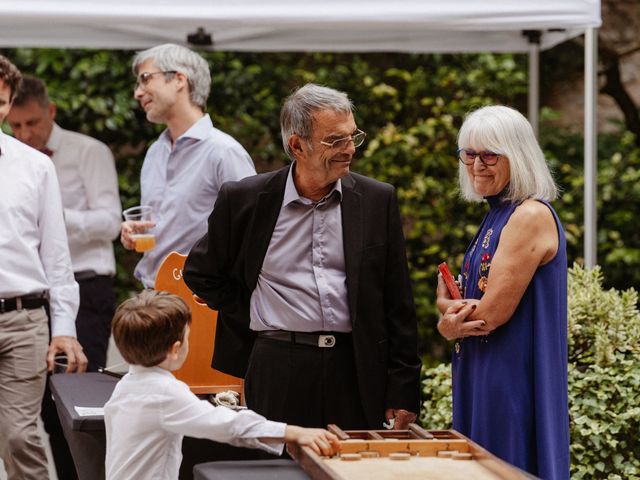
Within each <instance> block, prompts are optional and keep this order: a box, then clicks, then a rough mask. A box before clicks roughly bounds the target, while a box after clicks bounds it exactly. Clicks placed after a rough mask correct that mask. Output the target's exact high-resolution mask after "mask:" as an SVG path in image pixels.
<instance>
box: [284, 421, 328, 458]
mask: <svg viewBox="0 0 640 480" xmlns="http://www.w3.org/2000/svg"><path fill="white" fill-rule="evenodd" d="M284 441H285V442H287V443H297V444H298V445H301V446H307V447H310V448H311V449H312V450H313V451H314V452H315V453H316V454H318V455H323V456H326V457H330V456H333V455H335V454H336V453H337V452H338V451H339V450H340V442H338V437H336V436H335V435H334V434H333V433H331V432H329V431H327V430H325V429H324V428H303V427H297V426H295V425H287V427H286V429H285V433H284Z"/></svg>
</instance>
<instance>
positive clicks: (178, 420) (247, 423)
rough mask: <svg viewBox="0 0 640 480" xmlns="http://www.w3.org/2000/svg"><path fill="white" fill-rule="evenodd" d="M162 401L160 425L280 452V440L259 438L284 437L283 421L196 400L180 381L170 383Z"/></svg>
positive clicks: (186, 433)
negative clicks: (169, 390)
mask: <svg viewBox="0 0 640 480" xmlns="http://www.w3.org/2000/svg"><path fill="white" fill-rule="evenodd" d="M171 387H172V389H171V392H167V396H168V398H167V402H166V403H165V404H164V405H163V407H164V411H163V413H162V422H163V428H164V429H165V430H167V431H170V432H173V433H179V434H182V435H188V436H191V437H196V438H208V439H210V440H214V441H216V442H225V443H229V444H231V445H234V446H238V447H248V448H260V449H262V450H265V451H267V452H269V453H272V454H275V455H280V454H281V453H282V450H283V448H284V443H283V441H280V442H277V443H263V442H261V441H260V440H259V439H260V438H280V439H283V438H284V431H285V427H286V424H284V423H280V422H272V421H270V420H267V419H265V418H264V417H263V416H261V415H258V414H257V413H255V412H253V411H251V410H242V411H238V412H236V411H233V410H231V409H229V408H226V407H214V406H213V405H212V404H211V403H209V402H207V401H205V400H200V399H198V397H196V396H195V395H194V394H193V393H191V391H190V390H189V388H188V387H187V386H186V385H185V384H183V383H181V382H180V383H177V382H176V383H173V384H172V385H171Z"/></svg>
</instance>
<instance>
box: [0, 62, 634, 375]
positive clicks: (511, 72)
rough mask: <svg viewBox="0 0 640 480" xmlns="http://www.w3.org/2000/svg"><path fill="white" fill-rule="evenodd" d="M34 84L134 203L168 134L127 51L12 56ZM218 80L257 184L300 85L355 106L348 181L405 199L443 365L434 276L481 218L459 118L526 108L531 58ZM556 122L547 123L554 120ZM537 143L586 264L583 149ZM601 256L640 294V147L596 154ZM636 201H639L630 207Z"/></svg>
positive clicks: (610, 145) (230, 65)
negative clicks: (150, 108)
mask: <svg viewBox="0 0 640 480" xmlns="http://www.w3.org/2000/svg"><path fill="white" fill-rule="evenodd" d="M3 53H4V54H5V55H7V56H8V57H9V58H11V59H12V60H13V61H15V63H16V64H17V65H18V66H19V67H20V68H21V69H22V70H23V71H24V72H26V73H32V74H35V75H38V76H40V77H42V78H43V79H44V80H45V81H46V82H47V84H48V85H49V89H50V94H51V97H52V98H53V99H54V101H55V102H56V103H57V104H58V106H59V110H58V120H59V123H60V124H61V125H62V126H64V127H65V128H70V129H72V130H78V131H82V132H84V133H87V134H89V135H92V136H94V137H96V138H99V139H101V140H102V141H104V142H106V143H107V144H109V145H110V147H111V148H112V150H113V151H114V154H115V156H116V165H117V169H118V174H119V182H120V193H121V198H122V203H123V207H124V208H126V207H128V206H131V205H133V204H136V203H138V202H139V195H140V187H139V171H140V166H141V164H142V159H143V157H144V152H145V150H146V148H147V147H148V145H149V144H150V143H151V142H152V141H153V140H154V139H155V138H156V137H157V135H158V134H159V133H160V131H161V130H162V127H161V126H157V125H152V124H150V123H149V122H147V121H146V119H145V116H144V112H142V110H141V109H140V108H139V107H138V106H137V102H136V101H135V100H134V99H133V87H134V82H135V79H134V77H133V75H132V73H131V59H132V56H133V52H130V51H103V50H52V49H15V50H4V51H3ZM203 56H204V57H205V58H206V59H207V60H208V62H209V64H210V66H211V71H212V92H211V95H210V98H209V102H208V109H209V112H210V113H211V116H212V118H213V121H214V124H216V125H217V126H218V127H219V128H221V129H222V130H224V131H226V132H228V133H230V134H231V135H233V136H234V137H235V138H237V139H238V140H239V141H240V143H242V144H243V145H244V146H245V148H246V149H247V151H248V152H249V153H250V154H251V156H252V158H253V159H254V162H255V163H256V167H257V170H258V171H259V172H263V171H268V170H273V169H275V168H277V167H279V166H281V165H283V164H285V162H286V161H287V160H286V157H285V155H284V153H283V150H282V146H281V139H280V133H279V110H280V105H281V103H282V100H283V99H284V98H285V97H286V96H287V95H288V94H290V93H291V91H292V90H293V89H294V88H295V87H297V86H300V85H302V84H304V83H306V82H316V83H320V84H325V85H328V86H331V87H334V88H337V89H340V90H343V91H346V92H348V94H349V95H350V97H351V98H352V99H353V101H354V104H355V106H356V112H355V116H356V121H357V123H358V126H359V127H360V128H362V129H363V130H365V131H366V132H367V134H368V135H367V142H366V143H365V144H364V145H363V147H361V149H362V151H361V152H360V153H359V154H358V156H357V159H356V162H355V164H354V170H356V171H359V172H361V173H364V174H365V175H369V176H372V177H375V178H378V179H380V180H382V181H386V182H389V183H392V184H393V185H395V186H396V188H397V190H398V196H399V201H400V209H401V213H402V216H403V221H404V230H405V235H406V238H407V255H408V259H409V262H410V268H411V272H412V273H411V275H412V279H413V285H414V295H415V299H416V305H417V309H418V318H419V327H420V334H421V338H420V345H421V348H422V351H423V353H424V354H425V360H426V361H427V362H432V361H434V360H438V359H441V358H443V357H444V354H445V343H444V342H442V341H441V340H440V339H439V336H438V335H436V334H435V329H434V325H435V323H436V320H437V313H436V310H435V306H434V298H435V284H436V265H437V264H438V263H440V262H441V261H443V260H447V261H448V262H449V264H450V266H451V267H452V270H454V271H455V270H458V269H459V265H460V263H461V260H462V256H463V254H464V251H465V249H466V247H467V244H468V242H469V241H470V240H471V238H472V236H473V233H474V231H475V229H476V226H477V224H478V223H479V221H480V219H481V218H482V216H483V215H484V213H485V212H486V207H485V206H483V205H482V204H467V203H463V202H462V201H461V200H460V199H459V198H458V194H457V168H458V167H457V160H456V158H455V153H454V152H455V150H456V133H457V129H458V128H459V126H460V124H461V123H462V120H463V118H464V115H465V114H466V113H467V112H469V111H470V110H473V109H474V108H477V107H480V106H482V105H486V104H491V103H502V104H509V105H512V106H514V107H516V108H520V109H522V108H523V104H524V102H523V100H524V93H525V91H526V73H525V72H526V58H525V57H524V56H522V55H510V54H500V55H497V54H496V55H493V54H479V55H438V54H435V55H406V54H332V53H308V54H303V53H233V52H203ZM550 115H551V114H549V113H547V115H546V116H547V118H548V117H549V116H550ZM541 138H542V143H543V146H544V149H545V152H546V153H547V157H548V158H549V160H550V162H551V164H552V166H553V167H554V169H555V171H556V175H557V178H558V181H559V183H560V185H561V187H562V188H563V192H564V193H563V196H562V198H561V199H560V201H559V202H557V203H556V205H555V206H556V209H557V211H558V212H559V214H560V216H561V219H562V220H563V222H564V225H565V228H566V230H567V237H568V241H569V257H570V260H571V261H573V260H580V258H581V256H582V235H583V229H582V198H583V195H582V188H583V179H582V153H581V152H582V143H581V139H580V138H578V137H577V136H571V135H564V134H562V132H558V131H557V130H552V129H543V131H542V136H541ZM601 149H602V150H601V158H602V160H601V161H600V165H599V167H600V176H599V187H600V192H601V195H600V196H599V204H598V206H599V208H600V213H599V228H600V230H599V255H600V257H599V258H600V259H601V262H602V264H603V270H604V271H605V272H606V274H607V279H608V281H609V282H611V284H612V285H615V286H617V287H624V286H628V285H633V284H638V283H639V281H640V269H637V268H635V265H637V264H638V261H639V260H640V238H638V235H639V234H638V232H637V229H634V228H633V223H632V222H631V221H630V220H631V219H632V218H633V216H634V214H635V210H634V209H633V208H632V207H633V204H632V203H631V202H633V201H637V200H638V196H639V194H640V193H639V189H640V186H639V185H640V183H639V182H637V176H638V167H639V164H640V151H639V150H637V149H636V148H635V147H634V138H633V136H630V135H626V136H623V137H622V138H619V137H611V138H605V139H603V140H602V142H601ZM630 200H631V201H630ZM116 249H117V250H116V255H117V259H118V278H117V286H118V291H119V298H120V299H122V298H125V297H126V296H127V295H128V294H129V292H130V291H132V290H136V289H139V288H140V285H139V284H138V283H137V282H136V281H135V280H134V279H133V277H132V272H133V267H134V265H135V262H136V261H137V258H138V257H137V255H136V254H135V253H131V252H126V251H124V250H123V249H122V248H121V247H120V246H119V244H118V243H116Z"/></svg>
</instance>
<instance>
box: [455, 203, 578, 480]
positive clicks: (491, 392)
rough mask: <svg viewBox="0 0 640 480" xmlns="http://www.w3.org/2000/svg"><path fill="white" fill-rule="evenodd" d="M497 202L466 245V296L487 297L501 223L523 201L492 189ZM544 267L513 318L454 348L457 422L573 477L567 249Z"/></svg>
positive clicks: (502, 449) (545, 468) (539, 469)
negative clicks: (513, 200)
mask: <svg viewBox="0 0 640 480" xmlns="http://www.w3.org/2000/svg"><path fill="white" fill-rule="evenodd" d="M486 200H487V201H488V202H489V205H490V207H491V208H490V210H489V213H488V214H487V215H486V217H485V218H484V220H483V221H482V224H481V225H480V229H479V230H478V232H477V233H476V236H475V237H474V239H473V241H472V242H471V244H470V247H469V249H468V250H467V252H466V254H465V257H464V263H463V268H462V272H463V279H462V286H463V290H464V297H465V298H476V299H481V298H482V295H483V294H484V291H485V290H486V281H487V277H488V276H489V275H490V272H491V260H492V258H493V256H494V255H495V252H496V249H497V247H498V243H499V242H500V234H501V232H502V229H503V228H504V226H505V225H506V223H507V222H508V221H509V218H510V217H511V214H512V213H513V211H514V210H515V209H516V207H517V206H518V204H513V203H506V202H503V201H502V200H501V198H500V196H494V197H487V198H486ZM542 203H544V204H545V205H547V207H549V209H550V210H551V212H552V213H553V216H554V218H555V221H556V225H557V227H558V234H559V245H558V252H557V254H556V256H555V257H554V258H553V260H552V261H551V262H549V263H547V264H546V265H544V266H542V267H539V268H538V269H537V270H536V272H535V274H534V276H533V279H532V280H531V283H530V284H529V286H528V288H527V290H526V291H525V293H524V296H523V297H522V300H521V301H520V303H519V305H518V307H517V308H516V311H515V312H514V314H513V316H512V317H511V319H510V320H509V321H508V322H507V323H505V324H504V325H502V326H501V327H499V328H497V329H496V330H494V331H493V332H491V333H490V334H489V335H486V336H483V337H467V338H464V339H459V340H458V341H457V342H456V343H455V345H454V352H453V361H452V369H453V428H455V429H456V430H458V431H459V432H461V433H463V434H464V435H466V436H468V437H470V438H471V439H472V440H474V441H475V442H477V443H479V444H480V445H482V446H483V447H485V448H486V449H487V450H489V451H490V452H492V453H493V454H495V455H497V456H498V457H500V458H502V459H503V460H506V461H507V462H509V463H511V464H513V465H515V466H517V467H519V468H521V469H523V470H526V471H528V472H530V473H532V474H534V475H537V476H539V477H541V478H543V479H545V480H547V479H568V478H569V411H568V393H567V388H568V387H567V361H568V360H567V255H566V241H565V236H564V231H563V229H562V226H561V224H560V221H559V219H558V217H557V215H556V213H555V211H554V210H553V208H551V206H550V205H549V204H548V203H547V202H542Z"/></svg>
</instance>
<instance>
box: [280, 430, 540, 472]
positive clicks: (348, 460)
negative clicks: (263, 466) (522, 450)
mask: <svg viewBox="0 0 640 480" xmlns="http://www.w3.org/2000/svg"><path fill="white" fill-rule="evenodd" d="M328 430H329V431H331V432H332V433H334V434H335V435H336V436H337V437H338V439H339V440H340V445H341V451H340V452H339V454H338V455H336V456H334V457H322V456H319V455H317V454H315V453H314V452H313V451H312V450H311V449H310V448H309V447H300V446H293V447H290V452H289V453H290V454H291V456H292V457H293V458H294V460H295V461H296V462H297V463H298V464H299V465H300V466H301V468H302V469H303V470H304V471H305V472H306V473H307V474H308V475H309V476H310V477H311V478H312V479H313V480H350V479H362V478H364V479H366V480H395V479H402V480H413V479H415V480H418V479H420V480H430V479H447V480H458V479H460V480H468V479H474V480H496V479H504V480H511V479H513V480H516V479H531V478H535V477H532V476H531V475H529V474H527V473H525V472H522V471H521V470H519V469H517V468H515V467H513V466H511V465H509V464H508V463H506V462H504V461H502V460H500V459H498V458H497V457H495V456H494V455H492V454H491V453H489V452H488V451H487V450H485V449H484V448H482V447H481V446H480V445H478V444H476V443H474V442H473V441H471V440H470V439H468V438H467V437H465V436H464V435H462V434H460V433H458V432H456V431H455V430H429V431H427V430H424V429H422V428H421V427H420V426H418V425H416V424H411V425H410V426H409V429H408V430H349V431H343V430H341V429H340V428H339V427H337V426H336V425H329V426H328Z"/></svg>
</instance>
